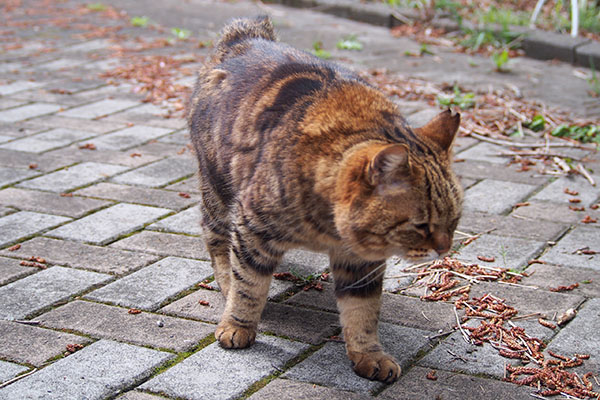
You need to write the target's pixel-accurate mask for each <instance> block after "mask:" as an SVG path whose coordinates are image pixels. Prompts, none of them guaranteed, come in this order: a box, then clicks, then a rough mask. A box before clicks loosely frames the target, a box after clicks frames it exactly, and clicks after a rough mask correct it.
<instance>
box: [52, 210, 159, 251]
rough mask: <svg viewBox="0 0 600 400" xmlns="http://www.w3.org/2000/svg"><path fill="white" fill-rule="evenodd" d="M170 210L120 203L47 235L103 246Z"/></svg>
mask: <svg viewBox="0 0 600 400" xmlns="http://www.w3.org/2000/svg"><path fill="white" fill-rule="evenodd" d="M169 212H171V211H170V210H167V209H164V208H158V207H146V206H138V205H135V204H126V203H120V204H116V205H114V206H112V207H109V208H105V209H104V210H100V211H98V212H95V213H94V214H91V215H88V216H87V217H83V218H81V219H79V220H77V221H74V222H71V223H69V224H66V225H63V226H61V227H60V228H58V229H54V230H52V231H50V232H48V235H49V236H53V237H58V238H61V239H70V240H76V241H80V242H87V243H93V244H105V243H107V242H111V241H113V240H115V239H117V238H118V237H119V236H122V235H125V234H127V233H130V232H133V231H135V230H138V229H140V228H142V227H143V226H144V225H146V224H148V223H151V222H152V221H155V220H157V219H158V218H160V217H162V216H165V215H167V214H168V213H169Z"/></svg>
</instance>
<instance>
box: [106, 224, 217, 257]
mask: <svg viewBox="0 0 600 400" xmlns="http://www.w3.org/2000/svg"><path fill="white" fill-rule="evenodd" d="M111 247H116V248H119V249H125V250H133V251H141V252H146V253H150V254H157V255H161V256H177V257H186V258H194V259H198V260H210V256H209V254H208V250H206V247H205V245H204V240H203V239H201V238H198V237H190V236H185V235H176V234H172V233H160V232H152V231H142V232H140V233H137V234H135V235H132V236H130V237H127V238H125V239H121V240H119V241H117V242H115V243H113V244H111Z"/></svg>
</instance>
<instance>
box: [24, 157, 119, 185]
mask: <svg viewBox="0 0 600 400" xmlns="http://www.w3.org/2000/svg"><path fill="white" fill-rule="evenodd" d="M126 169H127V168H126V167H123V166H121V165H113V164H102V163H95V162H84V163H81V164H77V165H74V166H72V167H68V168H66V169H62V170H60V171H56V172H53V173H51V174H48V175H44V176H40V177H39V178H34V179H32V180H29V181H26V182H23V183H20V184H19V185H18V186H19V187H24V188H28V189H39V190H47V191H49V192H55V193H63V192H66V191H69V190H73V189H76V188H78V187H80V186H84V185H89V184H91V183H94V182H98V181H101V180H103V179H106V178H108V177H110V176H112V175H114V174H118V173H119V172H122V171H124V170H126Z"/></svg>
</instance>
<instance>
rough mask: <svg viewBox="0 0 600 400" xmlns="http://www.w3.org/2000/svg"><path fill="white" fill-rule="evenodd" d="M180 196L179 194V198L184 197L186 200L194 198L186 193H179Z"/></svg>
mask: <svg viewBox="0 0 600 400" xmlns="http://www.w3.org/2000/svg"><path fill="white" fill-rule="evenodd" d="M178 194H179V197H183V198H184V199H189V198H190V197H192V196H190V195H189V194H188V193H185V192H179V193H178Z"/></svg>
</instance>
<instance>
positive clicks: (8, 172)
mask: <svg viewBox="0 0 600 400" xmlns="http://www.w3.org/2000/svg"><path fill="white" fill-rule="evenodd" d="M36 175H39V172H37V171H34V170H31V169H20V168H8V167H0V187H2V186H7V185H10V184H12V183H15V182H18V181H22V180H24V179H27V178H31V177H34V176H36Z"/></svg>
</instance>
